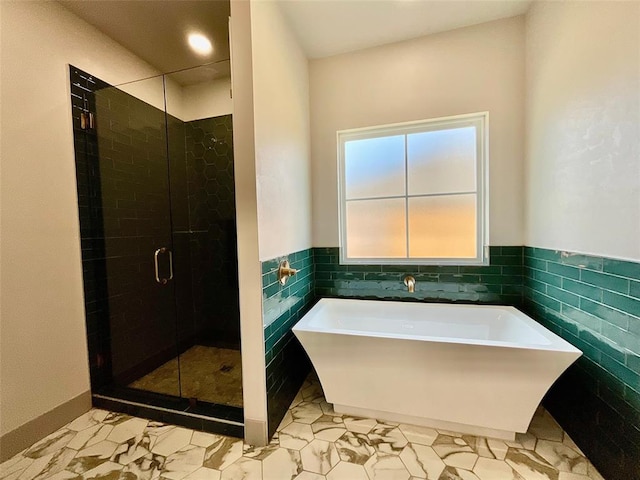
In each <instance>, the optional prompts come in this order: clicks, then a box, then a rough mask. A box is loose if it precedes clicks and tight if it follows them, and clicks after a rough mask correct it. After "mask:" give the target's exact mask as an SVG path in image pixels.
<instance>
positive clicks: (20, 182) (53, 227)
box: [0, 1, 158, 434]
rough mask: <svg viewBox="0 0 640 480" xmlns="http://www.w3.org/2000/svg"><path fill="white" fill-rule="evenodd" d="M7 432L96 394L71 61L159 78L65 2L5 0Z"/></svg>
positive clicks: (111, 72) (99, 70)
mask: <svg viewBox="0 0 640 480" xmlns="http://www.w3.org/2000/svg"><path fill="white" fill-rule="evenodd" d="M0 9H1V10H0V11H1V37H0V41H1V44H0V64H1V65H2V81H1V92H0V96H1V98H2V105H1V123H2V138H1V140H0V154H1V158H2V178H1V213H2V225H1V234H0V237H1V238H2V246H1V247H2V251H1V258H0V270H1V272H2V278H1V282H2V283H1V298H2V303H1V306H0V308H1V310H0V317H1V324H0V335H1V336H0V359H1V362H0V365H1V370H0V385H1V393H2V398H1V399H0V434H4V433H7V432H9V431H11V430H13V429H15V428H17V427H19V426H21V425H23V424H24V423H26V422H28V421H30V420H32V419H34V418H35V417H37V416H39V415H42V414H44V413H46V412H48V411H50V410H51V409H53V408H55V407H56V406H58V405H61V404H63V403H64V402H66V401H68V400H70V399H72V398H74V397H76V396H78V395H80V394H82V393H84V392H86V391H88V390H89V369H88V361H87V347H86V336H85V320H84V305H83V297H82V295H83V293H82V268H81V259H80V233H79V226H78V204H77V198H76V181H75V161H74V152H73V133H72V126H71V106H70V90H69V74H68V66H67V64H68V63H71V64H73V65H75V66H77V67H79V68H81V69H83V70H86V71H88V72H91V73H92V74H95V75H96V76H98V77H100V78H102V79H104V80H105V81H108V82H110V83H114V84H115V83H122V82H126V81H131V80H134V79H138V78H145V77H149V76H151V75H154V74H157V73H158V72H156V71H154V70H153V69H152V68H151V67H150V66H148V65H147V64H145V63H143V62H141V61H140V60H139V59H137V58H136V57H134V56H133V55H132V54H131V53H129V52H128V51H126V50H125V49H123V48H122V47H121V46H119V45H118V44H116V43H115V42H113V41H112V40H110V39H109V38H107V37H106V36H104V35H102V34H101V33H99V32H98V31H97V30H95V29H94V28H92V27H90V26H89V25H87V24H86V23H84V22H82V21H80V20H79V19H77V18H76V17H75V16H73V15H72V14H71V13H69V12H67V11H66V10H65V9H63V7H61V6H60V5H59V4H57V3H55V2H42V3H40V2H37V3H36V2H15V3H14V2H8V1H2V2H0Z"/></svg>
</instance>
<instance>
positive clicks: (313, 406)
mask: <svg viewBox="0 0 640 480" xmlns="http://www.w3.org/2000/svg"><path fill="white" fill-rule="evenodd" d="M289 412H291V417H292V421H294V422H298V423H306V424H309V425H310V424H312V423H313V422H315V421H316V420H317V419H318V418H320V417H321V416H322V415H323V413H322V409H321V408H320V405H318V404H317V403H301V404H300V405H298V406H296V407H293V408H292V409H291V410H289Z"/></svg>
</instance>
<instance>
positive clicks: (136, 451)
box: [0, 374, 603, 480]
mask: <svg viewBox="0 0 640 480" xmlns="http://www.w3.org/2000/svg"><path fill="white" fill-rule="evenodd" d="M35 478H38V479H46V478H51V479H61V480H62V479H81V478H87V479H88V478H94V479H97V478H101V479H113V480H120V479H122V480H138V479H140V480H142V479H151V480H153V479H160V480H161V479H185V480H196V479H198V480H221V479H223V480H225V479H228V480H241V479H246V480H251V479H255V480H261V479H262V480H378V479H402V480H409V479H418V478H427V479H432V480H534V479H535V480H603V479H602V477H601V476H600V475H599V474H598V472H597V471H596V469H595V468H594V467H593V465H592V464H591V463H590V462H589V460H588V459H587V458H585V456H584V455H583V454H582V452H581V451H580V450H579V449H578V447H576V445H575V444H574V443H573V441H572V440H571V438H569V436H568V435H567V434H566V433H565V432H564V431H563V430H562V429H561V428H560V426H559V425H558V424H557V423H556V422H555V420H554V419H553V417H552V416H551V415H550V414H549V413H548V412H547V411H546V410H544V409H543V408H539V409H538V411H537V412H536V415H535V417H534V419H533V421H532V423H531V427H530V428H529V432H527V433H526V434H523V435H518V436H517V438H516V440H515V441H514V442H504V441H501V440H495V439H488V438H483V437H475V436H471V435H463V434H458V433H456V432H447V431H440V430H435V429H430V428H425V427H417V426H412V425H398V424H394V423H390V422H379V421H377V420H375V419H363V418H354V417H349V416H342V415H338V414H336V413H335V412H334V411H333V408H332V407H331V405H330V404H328V403H327V402H326V401H325V399H324V395H323V393H322V389H321V388H320V385H319V383H318V380H317V378H316V377H315V376H313V374H312V375H311V376H310V377H309V378H308V379H307V380H306V381H305V384H304V385H303V387H302V389H301V390H300V393H299V394H298V396H297V397H296V399H295V400H294V401H293V403H292V405H291V406H290V408H289V412H287V415H286V416H285V418H284V419H283V421H282V424H281V425H280V426H279V428H278V431H277V433H276V434H275V436H274V438H273V439H272V440H271V442H270V444H269V445H267V446H266V447H262V448H254V447H251V446H249V445H246V444H244V443H243V442H242V440H240V439H237V438H231V437H225V436H222V435H214V434H209V433H202V432H197V431H193V430H189V429H185V428H181V427H175V426H172V425H165V424H162V423H159V422H152V421H148V420H143V419H138V418H133V417H129V416H127V415H124V414H120V413H112V412H107V411H104V410H98V409H93V410H90V411H89V412H87V413H86V414H84V415H82V416H81V417H79V418H78V419H76V420H74V421H73V422H71V423H69V424H68V425H66V426H65V427H63V428H61V429H60V430H58V431H57V432H54V433H52V434H51V435H49V436H48V437H46V438H44V439H43V440H41V441H40V442H38V443H36V444H35V445H33V446H31V447H30V448H27V449H26V450H24V451H23V452H22V453H20V454H18V455H16V456H14V457H13V458H11V459H9V460H7V461H6V462H4V463H3V464H0V479H2V480H9V479H35Z"/></svg>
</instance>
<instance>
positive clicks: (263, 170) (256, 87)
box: [251, 2, 311, 260]
mask: <svg viewBox="0 0 640 480" xmlns="http://www.w3.org/2000/svg"><path fill="white" fill-rule="evenodd" d="M251 26H252V39H253V96H254V114H255V144H256V168H257V181H258V223H259V231H260V259H261V260H268V259H271V258H274V257H277V256H280V255H285V254H288V253H292V252H295V251H298V250H303V249H306V248H309V247H311V167H310V161H309V149H310V138H309V72H308V62H307V59H306V57H305V55H304V53H303V52H302V49H301V48H300V47H299V46H298V43H297V40H296V38H295V37H294V35H293V33H292V31H291V30H290V29H289V27H288V25H287V24H286V22H285V20H284V17H283V16H282V13H281V12H280V10H279V8H278V6H277V5H276V3H275V2H252V4H251Z"/></svg>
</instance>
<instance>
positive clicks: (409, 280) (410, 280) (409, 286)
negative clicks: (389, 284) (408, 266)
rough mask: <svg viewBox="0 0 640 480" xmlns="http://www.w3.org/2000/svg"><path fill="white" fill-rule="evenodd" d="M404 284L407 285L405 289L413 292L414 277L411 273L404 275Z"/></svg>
mask: <svg viewBox="0 0 640 480" xmlns="http://www.w3.org/2000/svg"><path fill="white" fill-rule="evenodd" d="M404 284H405V285H406V286H407V290H409V293H413V292H415V290H416V279H415V278H413V277H412V276H411V275H407V276H406V277H404Z"/></svg>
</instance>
